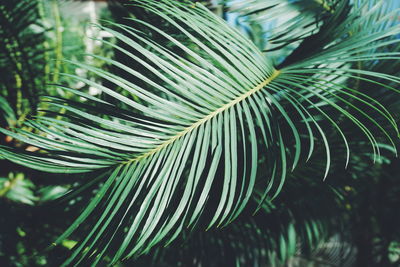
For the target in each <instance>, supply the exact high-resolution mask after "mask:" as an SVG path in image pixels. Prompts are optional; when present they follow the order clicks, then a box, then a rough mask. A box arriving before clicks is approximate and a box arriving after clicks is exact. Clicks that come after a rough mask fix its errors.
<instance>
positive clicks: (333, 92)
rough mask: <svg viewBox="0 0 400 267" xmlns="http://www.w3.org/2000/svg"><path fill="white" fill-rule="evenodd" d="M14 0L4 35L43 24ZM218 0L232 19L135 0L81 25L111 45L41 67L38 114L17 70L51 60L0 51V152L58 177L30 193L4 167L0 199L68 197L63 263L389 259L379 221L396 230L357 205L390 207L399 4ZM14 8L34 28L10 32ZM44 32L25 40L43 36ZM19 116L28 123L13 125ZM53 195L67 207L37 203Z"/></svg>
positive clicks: (59, 242) (162, 0) (29, 186)
mask: <svg viewBox="0 0 400 267" xmlns="http://www.w3.org/2000/svg"><path fill="white" fill-rule="evenodd" d="M7 3H9V2H7ZM10 3H14V6H11V7H10V5H11V4H2V5H1V6H2V10H6V9H7V8H8V9H9V10H12V11H10V13H9V15H8V16H9V17H10V18H8V17H4V19H5V20H6V22H4V23H3V22H2V26H4V27H2V29H4V30H2V31H0V34H1V35H4V36H6V39H5V40H14V39H16V37H15V36H17V37H18V36H19V35H23V36H24V37H25V38H26V39H27V40H31V38H32V37H31V36H30V34H31V33H30V31H28V32H27V29H31V28H33V26H32V25H40V24H39V22H38V17H34V16H32V15H30V13H24V9H23V8H20V6H19V4H16V3H17V2H16V1H11V2H10ZM30 3H37V2H36V1H32V2H30ZM53 4H54V3H53ZM222 4H223V6H224V10H229V13H227V16H228V15H232V14H235V16H236V23H235V25H236V29H235V28H234V27H232V26H231V25H228V24H227V22H226V21H224V20H223V19H222V18H220V17H219V16H217V15H216V14H214V13H213V12H211V11H210V10H209V9H208V8H206V7H205V6H204V5H202V4H201V3H197V2H190V1H170V0H159V1H155V0H154V1H153V0H146V1H139V0H132V1H129V2H128V5H127V6H126V7H124V9H123V10H124V12H127V14H128V18H127V19H125V20H124V21H123V22H121V21H118V22H115V21H112V20H108V21H105V22H103V23H102V24H101V25H97V24H96V25H92V26H91V27H93V28H94V29H97V30H98V31H99V32H102V33H103V34H105V36H107V38H94V39H95V41H96V42H98V43H99V44H100V45H101V47H102V49H104V50H103V51H107V52H106V53H103V54H101V53H93V54H91V55H89V56H90V59H87V58H84V57H82V56H76V55H75V56H73V57H72V56H71V57H70V58H65V59H64V60H63V63H62V64H61V63H59V61H56V63H52V64H50V65H48V67H51V68H55V75H56V76H53V77H52V79H47V78H43V79H47V80H46V81H47V82H52V84H51V85H50V86H49V87H50V88H52V89H51V90H50V89H48V90H49V92H47V93H46V95H44V96H41V99H40V109H39V112H38V113H37V114H36V107H37V106H38V101H37V100H35V99H36V98H35V97H37V96H38V95H39V94H38V93H36V91H34V89H35V88H41V87H40V86H39V85H38V84H39V83H36V82H34V81H35V80H34V81H32V82H31V83H29V86H20V87H18V85H19V84H18V82H17V81H18V79H17V78H15V77H17V76H15V75H19V76H18V77H25V76H22V75H25V74H23V73H25V72H22V70H23V71H27V73H28V74H29V68H32V66H37V65H38V64H36V63H35V62H36V61H35V60H36V58H40V59H41V60H42V56H44V55H45V58H47V57H49V55H50V54H49V53H47V54H46V52H44V51H41V50H40V48H41V46H37V45H36V44H30V43H22V44H23V45H21V46H23V47H24V50H22V52H19V50H18V49H16V48H15V46H13V45H12V44H8V43H7V44H5V45H4V48H3V50H4V52H2V54H1V55H0V56H1V57H3V56H4V58H6V57H7V56H9V57H10V58H11V59H12V60H14V62H16V64H14V68H13V69H12V70H11V71H8V72H9V73H12V74H10V75H7V76H6V77H5V78H6V79H7V81H8V80H9V79H10V80H12V78H13V77H14V78H15V79H14V80H12V81H11V82H8V83H6V82H4V83H3V84H4V86H3V84H2V88H3V87H4V88H5V89H4V90H3V91H4V94H3V97H1V98H0V103H1V107H2V111H3V113H4V114H5V115H6V116H5V119H6V120H5V121H6V122H7V124H2V125H4V127H3V128H0V132H1V133H2V134H3V135H4V136H5V137H6V138H9V139H12V140H18V141H15V145H2V146H1V147H0V157H2V158H4V159H7V160H8V161H10V162H12V163H13V164H17V165H21V166H23V168H24V169H25V168H27V169H32V170H35V171H33V173H35V174H37V173H38V172H37V171H39V173H41V175H43V173H51V175H53V176H52V177H54V178H55V179H57V180H59V181H60V183H59V185H63V186H61V187H60V186H54V185H53V186H51V187H48V186H43V187H41V190H40V192H41V193H38V195H39V196H35V193H32V192H33V191H32V190H34V187H35V186H34V184H33V183H31V182H30V181H29V180H26V179H25V178H24V174H21V173H16V172H15V171H14V173H10V174H3V173H2V175H3V176H5V175H8V176H9V177H8V178H0V197H3V196H5V197H6V198H7V199H9V200H13V201H15V200H17V201H19V202H22V203H26V204H34V203H41V205H57V206H62V203H65V204H64V210H63V212H65V213H64V215H68V216H70V215H71V214H76V218H75V219H74V220H71V219H70V217H68V220H67V224H68V227H67V229H66V230H65V231H64V232H63V233H62V234H61V235H60V236H59V237H58V238H57V239H56V240H48V242H49V243H50V242H53V241H54V243H53V245H52V247H53V251H54V250H57V248H60V247H67V248H72V250H71V253H69V255H68V256H66V255H65V256H64V257H63V259H64V262H63V266H70V265H77V266H85V265H88V264H89V265H97V264H102V263H103V264H104V263H105V264H108V265H115V264H119V263H120V261H121V260H132V261H135V263H136V264H142V265H143V266H149V265H154V266H160V264H161V263H163V264H165V265H168V266H169V265H171V266H176V265H178V266H179V265H180V266H190V265H194V266H203V265H205V266H234V265H238V266H250V265H255V266H258V265H260V266H281V265H285V264H295V265H298V266H306V265H307V264H320V265H321V266H324V264H325V265H336V266H352V265H354V264H356V263H355V261H357V264H358V265H359V266H368V264H374V263H379V264H383V263H385V264H390V263H391V262H392V263H393V264H395V263H396V262H398V258H397V259H396V251H398V250H396V244H397V245H398V242H399V235H398V234H392V235H391V236H392V237H390V234H389V233H392V232H390V231H389V233H386V232H385V231H388V230H389V229H391V230H393V232H394V231H396V230H397V229H396V227H395V225H396V224H395V223H393V224H389V225H386V224H387V221H386V220H387V216H388V214H386V212H382V214H380V213H379V212H378V211H377V210H378V209H379V208H380V206H377V207H375V206H373V204H372V203H373V202H372V201H371V203H368V201H367V202H365V196H368V197H369V198H371V199H379V201H382V205H387V207H386V208H388V212H389V213H390V212H393V210H395V207H396V204H398V198H396V192H398V189H399V188H400V187H399V186H397V185H396V183H397V181H396V179H394V178H395V175H396V166H395V165H396V164H395V163H394V162H395V161H394V155H396V154H397V152H396V151H397V146H398V136H399V132H398V127H397V123H398V120H399V117H398V111H399V110H398V102H399V99H400V98H399V96H398V87H399V86H398V84H399V82H400V79H399V78H398V72H399V70H400V68H399V62H400V61H399V52H398V51H399V38H398V37H399V33H400V27H399V24H398V20H397V18H398V15H399V11H398V9H396V8H395V7H396V4H395V1H387V2H384V3H383V2H381V1H375V0H371V1H367V0H364V1H361V0H359V1H348V0H342V1H302V0H298V1H286V0H276V1H258V0H249V1H244V0H243V1H223V3H222ZM32 5H33V4H32ZM53 7H54V6H53ZM31 10H34V9H32V8H30V9H29V12H33V11H31ZM37 10H39V9H37ZM43 10H45V9H44V8H43ZM55 10H57V9H55ZM111 12H113V11H112V9H111ZM114 12H115V11H114ZM55 15H56V16H55V23H54V24H56V29H58V26H57V23H61V22H60V18H59V17H58V16H59V14H58V13H57V12H55ZM13 16H14V17H13ZM19 17H21V18H26V19H27V20H26V21H27V22H25V23H23V25H22V26H23V29H19V28H18V27H17V26H18V25H15V26H16V28H15V30H13V31H14V33H11V34H10V33H9V32H8V31H6V30H5V29H7V30H8V29H9V27H7V26H6V25H9V24H10V22H11V21H13V20H16V21H17V20H18V18H19ZM28 18H29V20H28ZM18 21H22V22H23V21H24V20H18ZM228 21H229V19H228ZM22 22H21V23H22ZM6 23H9V24H6ZM27 25H29V27H28V26H27ZM22 26H21V27H22ZM10 27H11V26H10ZM26 28H27V29H26ZM40 29H41V31H36V32H35V34H40V36H42V37H43V36H45V34H44V31H45V30H44V29H45V28H44V27H42V28H40ZM47 30H49V31H50V29H47ZM56 33H57V30H56ZM7 34H8V35H7ZM58 34H59V32H58ZM57 36H58V37H57ZM56 37H57V38H58V39H60V36H59V35H57V34H56ZM13 38H14V39H13ZM43 38H44V37H43ZM57 38H56V39H57ZM36 41H37V42H39V43H40V44H41V45H43V46H44V47H46V45H47V46H52V45H51V44H52V43H50V42H49V41H47V42H46V41H45V38H44V39H40V38H35V42H36ZM10 42H11V41H10ZM58 45H59V43H58V42H57V41H56V42H55V43H54V47H55V51H56V52H55V53H54V55H55V57H58V58H57V59H58V60H59V59H60V58H61V56H60V55H62V51H63V50H62V47H58ZM10 49H11V50H10ZM29 49H38V50H36V52H37V53H38V55H36V54H35V53H34V52H31V53H28V52H24V51H28V50H29ZM3 50H2V51H3ZM15 50H16V51H17V52H13V51H15ZM10 51H11V52H10ZM60 51H61V52H60ZM109 51H112V52H111V54H114V56H110V53H109ZM12 52H13V53H14V54H12ZM24 53H25V54H27V55H32V57H33V56H35V57H33V58H31V57H28V56H26V57H25V61H24V63H23V64H27V66H26V67H24V66H23V65H18V64H19V62H20V61H21V62H22V59H20V58H19V56H23V55H24ZM11 59H10V60H11ZM4 62H6V61H4ZM98 62H101V63H98ZM21 64H22V63H21ZM64 65H66V66H68V67H65V68H64V69H63V70H64V72H62V71H60V68H61V66H64ZM3 66H4V68H6V67H7V68H12V67H13V65H11V64H10V63H9V62H8V61H7V63H4V64H3ZM18 66H19V67H18ZM19 69H20V70H21V73H19V72H18V70H19ZM74 69H76V70H77V71H74ZM71 70H72V71H71ZM80 72H83V73H85V75H81V74H80ZM13 73H16V74H13ZM13 75H14V76H13ZM27 76H28V77H29V75H27ZM38 77H39V78H38V79H40V78H41V77H46V70H44V75H43V76H41V75H38ZM21 79H22V78H21ZM35 79H36V78H35ZM27 83H28V82H27ZM10 84H11V85H10ZM15 84H16V85H17V87H18V88H19V90H21V92H25V93H24V94H26V95H24V94H22V95H21V96H19V97H20V98H21V99H22V97H23V96H25V98H26V99H27V100H24V101H28V102H29V103H31V107H30V109H29V112H30V114H31V116H29V117H28V118H26V119H24V118H25V115H23V116H22V114H25V113H24V112H21V111H19V108H18V103H19V102H18V101H22V100H18V97H17V96H13V95H12V94H11V93H10V92H16V91H15V89H13V88H14V87H15ZM13 85H14V87H12V86H13ZM76 85H79V88H77V86H76ZM30 87H31V89H29V88H30ZM22 88H24V90H25V89H26V90H27V91H22ZM93 89H94V90H95V91H96V92H100V94H93V93H91V91H90V90H92V91H93ZM35 90H37V89H35ZM42 90H43V89H42ZM3 91H2V92H3ZM17 92H19V91H18V90H17ZM29 94H32V95H34V96H35V97H31V96H30V95H29ZM25 98H24V99H25ZM12 101H14V102H15V101H17V102H16V103H15V104H13V102H12ZM10 103H11V104H10ZM15 114H17V116H18V117H19V119H20V120H21V119H24V124H23V127H14V126H16V124H12V123H10V121H13V120H14V121H15V119H16V117H15ZM33 115H35V116H33ZM6 125H7V126H9V127H13V128H12V129H9V128H7V127H5V126H6ZM21 148H23V149H21ZM373 162H375V163H377V164H376V165H372V163H373ZM13 166H15V165H13ZM387 166H391V167H387ZM344 168H347V170H343V169H344ZM397 171H398V168H397ZM397 174H398V172H397ZM393 175H394V177H393ZM384 177H386V178H384ZM387 177H390V178H387ZM383 180H385V181H386V182H387V183H389V184H393V185H394V186H393V187H391V188H390V187H387V184H385V183H386V182H383ZM323 181H325V182H323ZM377 186H379V187H380V188H381V189H378V188H377ZM389 188H390V190H389ZM379 190H384V192H387V194H386V196H385V197H382V198H381V197H380V196H381V194H379V192H381V191H379ZM386 190H387V191H386ZM66 191H67V192H66ZM372 192H375V193H372ZM382 194H383V193H382ZM60 195H62V196H61V198H60ZM383 195H385V194H383ZM55 198H57V199H59V200H57V201H60V200H61V202H62V203H58V202H56V204H54V203H51V204H45V203H46V201H48V200H52V199H55ZM375 212H378V214H375ZM59 213H60V211H58V214H59ZM61 214H62V212H61ZM369 214H375V215H374V218H375V219H374V221H368V220H366V218H368V219H370V218H369ZM71 216H73V215H71ZM338 218H341V219H338ZM377 220H378V221H379V220H381V221H379V222H377ZM348 222H353V227H354V229H350V230H349V229H347V225H346V224H347V223H348ZM363 224H365V225H363ZM55 225H57V227H58V226H59V224H55ZM362 225H363V226H362ZM357 226H360V227H361V226H362V228H363V227H364V229H365V231H361V230H360V229H357ZM386 227H387V228H386ZM220 228H222V229H220ZM370 229H374V231H373V232H370V233H369V236H366V235H365V233H366V232H368V231H369V230H370ZM205 230H207V231H205ZM397 232H398V231H397ZM374 235H375V236H374ZM375 241H376V242H375ZM164 247H166V248H164ZM389 248H390V253H389V252H388V250H389ZM35 253H39V252H35ZM374 253H376V255H374ZM385 253H386V254H385ZM144 254H147V255H144ZM357 254H358V255H363V256H362V257H360V256H359V257H358V258H357V260H356V257H357V256H356V255H357ZM228 255H229V256H228ZM366 255H368V256H366ZM382 255H384V256H382ZM388 255H391V256H390V257H389V256H388ZM393 255H394V256H393ZM363 258H364V259H363ZM367 260H368V261H367ZM363 264H364V265H363Z"/></svg>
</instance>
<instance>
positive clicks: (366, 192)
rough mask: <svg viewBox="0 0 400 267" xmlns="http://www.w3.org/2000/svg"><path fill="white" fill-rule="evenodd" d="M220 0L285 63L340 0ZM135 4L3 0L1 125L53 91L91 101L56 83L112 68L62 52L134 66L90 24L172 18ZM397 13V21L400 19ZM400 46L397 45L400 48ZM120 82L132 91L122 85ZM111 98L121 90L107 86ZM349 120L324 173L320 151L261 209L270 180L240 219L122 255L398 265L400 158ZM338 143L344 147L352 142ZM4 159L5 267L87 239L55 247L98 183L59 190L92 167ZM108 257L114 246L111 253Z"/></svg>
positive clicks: (384, 97) (37, 262) (225, 11)
mask: <svg viewBox="0 0 400 267" xmlns="http://www.w3.org/2000/svg"><path fill="white" fill-rule="evenodd" d="M216 2H217V1H202V3H203V4H206V5H207V6H208V7H209V8H210V9H212V10H213V11H214V12H215V13H217V14H218V15H220V16H221V17H222V18H224V19H225V20H227V21H228V22H229V23H230V24H231V25H232V26H233V27H237V28H238V29H240V30H241V31H242V32H243V33H245V34H246V35H247V36H248V37H249V38H251V39H252V40H253V41H254V43H256V44H257V46H258V47H259V48H261V49H262V50H263V51H265V53H266V56H270V57H273V58H274V59H275V62H276V64H282V63H283V64H284V59H285V58H287V56H288V55H290V54H291V53H292V52H293V51H294V50H295V49H296V48H298V47H299V46H301V43H302V42H303V41H304V40H305V39H307V37H310V36H312V35H313V34H314V33H315V31H316V29H317V28H318V27H319V25H320V24H321V23H322V21H323V20H324V17H326V16H329V14H330V12H331V9H330V6H331V5H332V3H333V2H334V1H324V0H322V1H289V0H288V1H284V0H274V1H258V0H247V1H245V0H242V1H233V0H225V1H221V2H219V4H218V5H217V4H216ZM393 2H395V1H393ZM127 3H129V1H128V0H126V1H125V0H123V1H116V0H115V1H113V0H110V1H108V2H105V1H67V0H65V1H57V0H0V127H3V128H12V127H15V126H20V122H21V121H22V120H24V119H26V118H32V117H34V116H35V115H36V114H37V112H41V109H44V108H46V102H40V97H41V96H43V95H50V96H51V95H61V96H63V97H65V98H68V99H70V100H71V101H83V99H81V98H80V97H79V96H77V95H74V94H72V93H69V92H68V91H65V90H60V89H57V88H56V87H54V86H52V84H62V85H65V86H67V87H70V88H75V89H80V90H84V91H87V92H89V93H90V94H92V95H97V94H100V92H99V91H97V90H96V89H95V88H91V87H90V86H87V85H86V84H84V83H80V82H74V83H73V84H71V79H68V76H67V75H66V74H71V73H75V74H78V75H80V76H82V77H85V78H88V79H93V80H97V81H98V80H100V81H101V79H100V78H98V77H95V76H93V74H89V73H86V72H85V71H84V70H82V69H79V68H72V67H71V66H70V65H69V64H65V63H63V62H62V60H63V59H75V60H77V61H80V62H86V63H87V64H91V65H95V66H98V67H102V68H105V69H108V70H110V71H111V72H113V73H115V74H117V75H121V76H124V75H126V74H125V73H123V72H122V71H121V70H119V69H118V68H116V67H113V66H107V65H106V64H104V62H102V61H101V60H100V59H94V58H91V57H87V56H86V55H85V54H87V53H95V54H96V55H100V56H103V57H113V58H115V59H116V60H118V61H119V62H122V63H125V64H127V65H130V66H134V64H135V62H129V63H127V62H126V61H127V60H129V59H127V58H126V57H124V56H123V54H122V53H120V52H119V51H113V50H112V49H111V48H110V47H108V48H105V47H102V46H101V43H100V42H98V41H96V39H97V38H100V39H107V40H109V41H110V42H116V40H113V38H112V37H111V36H109V35H107V34H106V33H105V32H103V31H101V30H100V29H98V28H96V27H92V26H91V24H92V23H98V22H99V21H101V20H103V19H105V20H109V21H114V22H119V23H121V22H125V23H127V22H126V21H125V20H124V18H125V17H131V16H134V17H138V18H140V19H145V20H147V21H150V22H151V23H152V24H153V25H156V26H158V27H163V28H168V25H158V24H159V23H161V22H160V21H158V20H157V19H155V18H152V17H151V15H150V14H147V13H143V12H141V10H138V9H137V8H134V7H132V6H127V5H125V4H127ZM304 3H306V4H304ZM352 3H353V4H357V3H358V1H352ZM271 9H274V10H273V11H274V13H273V14H275V16H266V15H265V11H269V12H270V11H271ZM282 13H284V14H286V15H285V16H282ZM268 14H271V12H270V13H268ZM393 20H394V23H397V22H398V18H393ZM288 21H289V22H291V23H288ZM162 23H165V22H162ZM177 34H178V33H177ZM397 38H398V37H397ZM120 45H121V46H122V47H124V45H123V44H120ZM167 45H168V44H167ZM188 45H190V44H188ZM125 48H126V49H129V48H128V47H125ZM398 48H399V47H389V48H387V49H392V50H393V51H399V49H398ZM399 64H400V62H398V61H395V62H393V61H390V62H389V63H388V62H382V63H380V62H378V63H377V62H375V64H372V65H371V66H362V64H360V65H359V66H358V68H360V69H363V68H368V69H371V68H373V69H375V70H377V71H380V72H383V73H389V74H392V75H398V74H399V71H400V66H399ZM133 68H134V67H133ZM149 75H150V74H149ZM126 78H127V79H131V78H132V77H126ZM103 82H104V83H107V81H103ZM135 82H137V81H135ZM357 82H358V84H357V85H356V86H357V87H358V88H361V87H363V89H364V92H367V94H368V95H369V96H371V97H373V98H375V99H378V100H379V101H380V102H381V103H382V104H383V105H384V106H385V107H387V108H388V109H389V111H391V113H392V114H394V116H395V119H396V120H397V121H399V119H400V118H399V114H400V97H399V96H398V95H396V94H395V93H392V92H388V91H385V90H382V88H379V86H377V85H375V86H371V84H370V83H368V84H367V83H364V82H363V81H362V80H358V81H357ZM114 89H115V90H117V91H119V92H120V93H121V94H124V91H123V90H121V89H120V88H114ZM148 89H149V90H151V88H148ZM101 97H103V98H104V99H107V101H108V102H113V101H116V100H115V99H113V98H110V97H107V95H102V96H101ZM115 104H117V105H121V103H115ZM58 112H63V111H62V110H58ZM338 123H340V124H341V127H342V128H343V129H346V131H347V133H351V134H348V135H349V136H351V137H352V143H351V145H352V158H351V162H350V165H349V167H348V168H347V169H346V170H345V169H344V168H343V166H344V163H343V159H338V160H337V162H336V160H335V159H333V164H332V168H331V171H330V175H329V176H328V178H327V179H326V180H325V181H323V180H322V178H321V173H323V170H324V162H323V160H322V159H323V158H324V156H323V153H324V151H323V150H322V149H321V151H316V153H315V154H314V155H313V158H312V161H311V162H310V163H302V164H301V165H300V166H299V167H298V168H296V170H295V171H294V172H292V173H290V174H289V178H288V179H287V181H286V184H285V186H284V188H283V190H282V193H281V194H280V195H279V196H278V198H276V199H274V200H273V201H272V200H268V199H267V200H266V202H265V204H264V205H263V206H262V207H261V208H260V210H259V211H258V212H257V213H256V214H255V215H253V214H252V213H251V212H252V211H253V210H254V208H256V207H257V202H256V201H257V200H259V199H260V198H261V197H262V194H263V192H262V191H260V192H259V193H257V194H255V196H254V203H253V204H252V205H250V206H252V207H249V209H248V211H247V212H246V211H245V212H244V214H243V215H241V216H240V218H239V219H238V220H237V221H235V222H234V223H232V224H231V225H229V226H227V227H225V228H222V229H212V230H209V231H206V232H204V231H200V230H198V231H196V229H194V231H193V229H188V230H187V231H185V232H184V234H183V235H182V237H181V238H180V239H178V240H176V241H174V242H173V243H172V244H171V245H170V246H168V247H166V248H165V247H158V248H156V249H154V250H152V251H150V253H149V254H148V255H145V256H142V257H140V258H138V259H133V260H128V261H124V262H122V263H120V264H119V265H118V266H338V267H339V266H360V267H361V266H363V267H364V266H399V264H400V229H399V226H400V216H399V215H398V213H399V207H400V197H399V196H400V183H399V179H400V164H399V163H400V161H399V160H398V159H397V158H396V157H395V156H394V155H393V153H392V152H393V151H390V149H389V148H388V147H386V146H385V145H382V147H381V148H382V154H383V155H382V157H381V158H380V159H378V160H377V161H376V162H375V164H373V156H372V155H371V153H370V152H369V151H367V150H366V148H365V147H366V145H365V143H363V141H362V140H363V138H361V137H360V136H361V134H360V133H359V132H358V131H356V130H354V129H353V128H354V127H353V126H352V125H351V124H350V123H348V122H347V121H346V120H343V118H340V117H339V118H338ZM346 123H348V124H349V125H346ZM383 126H384V125H383ZM25 127H26V126H25ZM28 130H29V129H28ZM358 137H360V138H358ZM0 138H1V140H0V145H8V146H14V147H16V148H19V149H21V150H26V151H36V150H37V148H35V147H33V146H27V145H25V144H24V143H22V142H20V141H16V140H14V139H13V138H12V137H10V136H4V135H1V136H0ZM329 138H330V139H331V140H332V141H331V144H335V138H336V139H338V137H337V136H335V135H334V134H333V135H332V136H330V137H329ZM382 140H383V138H382ZM337 144H338V145H337V146H336V147H335V150H336V151H337V152H340V151H343V154H345V147H344V146H343V144H341V142H339V141H337ZM332 146H334V145H332ZM320 159H321V160H320ZM0 166H1V168H0V212H1V216H0V266H58V265H59V264H60V262H62V260H63V259H65V257H66V255H68V254H69V253H70V250H71V249H72V248H73V246H74V245H75V244H76V241H75V240H74V239H73V238H71V239H70V240H65V241H64V242H63V243H62V246H57V247H54V248H51V249H50V247H51V242H52V241H53V240H55V239H56V237H57V236H58V235H59V234H60V233H62V231H63V230H64V229H65V228H66V227H67V226H68V225H69V224H71V222H72V221H73V219H74V218H75V217H76V215H77V214H78V213H79V210H81V208H82V207H83V206H84V203H85V201H84V200H85V199H89V198H91V197H92V195H93V192H95V191H96V187H95V186H93V188H89V190H86V191H85V192H86V193H85V194H70V195H67V196H68V197H62V198H60V196H63V195H65V193H66V192H69V191H70V190H71V189H73V188H79V185H80V182H79V181H80V179H85V177H74V176H68V177H63V176H60V175H49V174H46V175H44V174H43V173H40V172H36V171H33V170H28V169H25V168H22V167H20V166H16V165H14V164H12V163H10V162H8V161H4V160H1V159H0ZM109 260H110V259H107V257H105V259H104V261H103V262H102V264H103V265H106V264H107V261H109Z"/></svg>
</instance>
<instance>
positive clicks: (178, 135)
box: [126, 69, 281, 163]
mask: <svg viewBox="0 0 400 267" xmlns="http://www.w3.org/2000/svg"><path fill="white" fill-rule="evenodd" d="M280 73H281V71H280V70H276V69H275V70H274V72H273V73H272V75H271V76H270V77H269V78H267V79H266V80H265V81H263V82H262V83H260V84H259V85H257V86H256V87H254V88H253V89H251V90H249V91H247V92H246V93H245V94H243V95H241V96H239V97H237V98H235V99H234V100H232V101H231V102H229V103H227V104H225V105H223V106H222V107H220V108H218V109H217V110H215V111H213V112H212V113H210V114H208V115H207V116H206V117H204V118H202V119H201V120H199V121H197V122H195V123H194V124H192V125H191V126H189V127H187V128H185V129H184V130H182V131H181V132H179V133H177V134H176V135H174V136H172V137H171V138H170V139H168V140H166V141H165V142H163V143H161V144H160V145H158V146H157V147H155V148H154V149H152V150H150V151H148V152H146V153H144V154H142V155H140V156H138V157H136V158H134V159H132V160H129V161H127V162H126V163H131V162H134V161H139V160H141V159H143V158H146V157H149V156H151V155H153V154H155V153H157V152H158V151H160V150H161V149H163V148H165V147H167V146H168V145H169V144H172V143H173V142H175V141H176V140H178V139H179V138H181V137H182V136H184V135H186V134H188V133H190V132H191V131H193V130H194V129H196V128H197V127H199V126H200V125H202V124H203V123H205V122H207V121H209V120H211V119H212V118H214V117H215V116H217V115H218V114H220V113H222V112H224V111H225V110H227V109H229V108H230V107H232V106H234V105H236V104H238V103H239V102H241V101H243V100H244V99H246V98H248V97H249V96H251V95H253V94H255V93H256V92H258V91H259V90H261V89H262V88H264V87H265V86H267V85H268V84H269V83H271V82H272V81H273V80H274V79H275V78H276V77H277V76H278V75H279V74H280Z"/></svg>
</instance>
